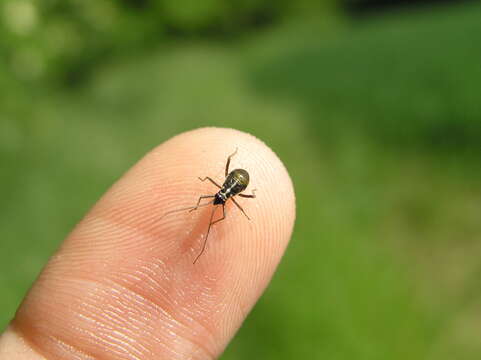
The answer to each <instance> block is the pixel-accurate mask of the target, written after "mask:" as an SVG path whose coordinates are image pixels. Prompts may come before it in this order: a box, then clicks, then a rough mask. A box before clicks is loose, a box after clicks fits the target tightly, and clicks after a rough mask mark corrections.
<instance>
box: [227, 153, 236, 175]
mask: <svg viewBox="0 0 481 360" xmlns="http://www.w3.org/2000/svg"><path fill="white" fill-rule="evenodd" d="M235 154H237V148H235V151H234V152H233V153H232V154H230V155H229V157H228V158H227V163H226V164H225V176H227V175H228V174H229V165H230V159H231V158H232V157H233V156H234V155H235Z"/></svg>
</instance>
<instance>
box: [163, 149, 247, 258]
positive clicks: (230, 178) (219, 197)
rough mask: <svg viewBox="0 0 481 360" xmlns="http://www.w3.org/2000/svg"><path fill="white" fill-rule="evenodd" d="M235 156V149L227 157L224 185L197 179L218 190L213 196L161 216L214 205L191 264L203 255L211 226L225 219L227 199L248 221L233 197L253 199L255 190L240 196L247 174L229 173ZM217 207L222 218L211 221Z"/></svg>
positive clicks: (204, 197)
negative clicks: (203, 235) (202, 238)
mask: <svg viewBox="0 0 481 360" xmlns="http://www.w3.org/2000/svg"><path fill="white" fill-rule="evenodd" d="M235 154H237V148H236V149H235V151H234V152H233V153H232V154H231V155H229V156H228V157H227V162H226V164H225V180H224V183H223V184H222V186H220V185H219V184H218V183H216V182H215V181H214V180H213V179H212V178H210V177H209V176H206V177H204V178H201V177H199V180H200V181H206V180H209V181H210V182H211V183H212V184H214V185H215V186H217V187H218V188H219V189H220V190H219V191H218V192H217V193H216V194H214V195H201V196H200V197H199V200H198V201H197V204H196V205H195V206H190V207H186V208H181V209H176V210H172V211H168V212H166V213H165V214H164V215H163V216H162V218H163V217H164V216H166V215H169V214H172V213H175V212H178V211H185V210H189V212H192V211H194V210H197V209H198V208H199V207H203V206H207V205H210V204H213V205H214V208H213V209H212V212H211V214H210V220H209V227H208V228H207V234H206V236H205V240H204V244H203V245H202V249H201V251H200V253H199V255H197V257H196V258H195V260H194V262H193V263H194V264H195V263H196V262H197V260H198V259H199V258H200V256H201V255H202V254H203V253H204V250H205V246H206V244H207V238H208V237H209V232H210V228H211V226H212V225H214V224H216V223H218V222H220V221H222V220H224V219H225V203H226V202H227V201H228V200H229V199H230V200H232V202H233V203H234V204H235V205H236V206H237V207H238V208H239V210H240V211H241V212H242V213H243V214H244V215H245V217H246V218H247V219H248V220H250V218H249V216H247V214H246V212H245V211H244V209H243V208H242V206H240V205H239V203H238V202H237V201H235V199H234V196H236V195H238V196H240V197H244V198H255V197H256V195H255V191H256V189H254V190H252V194H250V195H246V194H241V192H243V191H244V190H245V189H246V188H247V185H249V173H248V172H247V171H246V170H244V169H235V170H232V171H231V172H229V165H230V161H231V159H232V157H233V156H234V155H235ZM210 198H213V200H211V201H209V202H207V203H205V204H202V205H201V204H200V202H201V201H202V200H203V199H210ZM218 205H222V217H221V218H220V219H217V220H215V221H212V219H213V218H214V213H215V210H216V209H217V206H218Z"/></svg>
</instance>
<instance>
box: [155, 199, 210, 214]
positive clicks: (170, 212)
mask: <svg viewBox="0 0 481 360" xmlns="http://www.w3.org/2000/svg"><path fill="white" fill-rule="evenodd" d="M213 202H214V200H211V201H209V202H207V203H205V204H202V205H196V206H189V207H185V208H180V209H175V210H171V211H167V212H166V213H165V214H164V215H162V216H161V217H160V219H163V218H164V217H166V216H167V215H170V214H173V213H176V212H180V211H186V210H196V209H197V208H200V207H204V206H207V205H210V204H212V203H213Z"/></svg>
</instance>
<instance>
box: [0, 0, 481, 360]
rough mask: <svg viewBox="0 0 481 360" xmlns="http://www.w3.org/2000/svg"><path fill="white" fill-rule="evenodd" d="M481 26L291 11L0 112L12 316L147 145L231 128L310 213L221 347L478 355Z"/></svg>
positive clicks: (468, 18) (442, 14)
mask: <svg viewBox="0 0 481 360" xmlns="http://www.w3.org/2000/svg"><path fill="white" fill-rule="evenodd" d="M480 20H481V7H479V6H473V5H471V6H466V7H460V8H457V9H449V8H447V9H445V10H436V11H430V12H425V13H422V14H410V13H404V14H398V15H394V14H393V15H391V16H388V17H384V18H378V19H375V20H374V21H370V22H368V21H365V22H356V23H349V24H345V27H343V28H340V29H337V30H338V31H332V32H329V33H327V34H326V33H323V32H321V30H320V29H319V28H318V27H317V26H316V25H315V24H302V25H301V24H291V25H289V26H285V27H283V28H278V29H274V30H272V31H271V32H269V33H264V34H259V35H257V36H251V37H250V38H248V39H245V40H244V41H242V42H238V43H234V44H230V45H228V46H227V45H225V44H216V43H200V42H197V43H183V44H179V45H175V46H171V47H170V48H168V49H161V50H159V51H157V52H155V53H153V54H151V55H150V56H146V55H143V56H142V58H140V59H138V60H136V61H135V62H132V63H118V64H111V65H109V66H108V67H105V68H103V69H100V70H99V71H98V72H97V73H96V74H95V75H94V76H93V78H92V81H91V83H90V84H89V85H88V86H87V87H86V88H84V89H82V90H78V91H75V92H59V91H53V90H52V91H45V93H44V94H41V93H36V94H34V95H32V96H30V97H29V96H26V95H25V94H23V96H20V97H19V98H20V99H23V100H21V101H23V102H24V103H23V105H24V106H23V107H21V106H17V107H15V106H13V107H12V108H13V110H11V111H10V112H9V113H8V115H9V116H7V115H6V114H7V113H4V114H3V115H0V158H1V161H2V176H1V177H0V185H1V189H2V194H1V198H2V206H1V208H0V209H1V210H2V213H1V214H2V216H1V218H0V236H1V237H2V239H3V240H2V252H1V253H0V269H1V274H2V276H1V277H0V294H1V295H2V296H1V297H0V306H1V308H2V309H3V311H2V313H1V314H0V324H7V322H8V320H9V319H10V318H11V317H12V316H13V314H14V311H15V308H16V307H17V306H18V304H19V301H20V300H21V298H22V297H23V295H24V293H25V291H26V290H27V289H28V287H29V285H30V284H31V282H32V281H33V280H34V278H35V276H36V274H37V273H38V271H39V270H40V268H41V267H42V265H43V264H44V263H45V261H46V260H47V258H48V256H49V254H51V253H52V251H53V250H54V249H55V248H56V247H57V246H58V244H59V243H60V241H61V240H62V239H63V238H64V237H65V236H66V235H67V233H68V232H69V230H70V229H71V228H72V226H73V225H74V224H75V223H76V222H77V221H78V220H79V219H80V218H81V216H82V215H83V214H84V213H85V212H86V211H87V210H88V208H89V207H90V206H91V205H92V204H93V203H94V202H95V201H96V200H97V199H98V198H99V196H100V195H101V194H102V193H103V192H104V191H105V190H106V189H107V188H108V187H109V186H110V184H112V182H114V181H115V180H116V179H117V178H118V177H119V176H120V175H121V174H122V173H123V172H124V171H125V170H126V169H127V168H128V167H129V166H130V165H132V164H133V163H134V162H135V161H136V160H137V159H138V158H139V157H141V156H142V154H144V153H145V152H146V151H148V150H149V149H150V148H152V147H153V146H155V145H156V144H158V143H160V142H162V141H164V140H166V139H168V138H169V137H171V136H173V135H174V134H177V133H179V132H181V131H184V130H188V129H191V128H195V127H200V126H206V125H211V126H212V125H213V126H227V127H235V128H238V129H241V130H245V131H248V132H251V133H253V134H255V135H256V136H258V137H260V138H261V139H263V140H264V141H266V142H267V144H269V145H270V146H271V147H272V148H273V149H274V150H275V151H276V152H277V153H278V154H279V156H280V157H281V159H283V161H284V162H285V163H286V166H287V167H288V169H289V171H290V174H291V176H292V178H293V180H294V184H295V187H296V194H297V206H298V219H297V223H296V229H295V233H294V236H293V239H292V243H291V245H290V247H289V249H288V251H287V253H286V257H285V259H284V261H283V263H282V264H281V266H280V269H279V272H278V273H277V274H276V276H275V277H274V280H273V282H272V285H271V286H270V287H269V289H268V291H267V292H266V294H265V295H264V296H263V297H262V299H261V300H260V301H259V303H258V305H257V306H256V308H255V309H254V311H253V312H252V314H251V315H250V316H249V318H248V320H247V321H246V323H245V325H244V326H243V328H242V329H241V331H240V333H239V334H238V336H237V337H236V338H235V340H234V341H233V343H232V344H231V345H230V347H229V348H228V349H227V351H226V354H225V355H224V357H223V358H224V359H245V358H249V357H250V358H255V359H301V358H307V359H331V360H336V359H366V360H367V359H369V360H372V359H436V360H438V359H453V358H455V359H478V358H479V356H480V354H481V341H480V340H479V337H478V336H476V334H479V331H480V330H481V328H480V326H479V320H480V312H479V310H478V309H479V305H480V302H481V296H480V295H481V294H480V290H478V289H480V287H479V284H478V281H477V279H479V274H480V272H481V258H480V257H479V256H478V255H477V254H478V253H479V248H480V245H479V244H480V243H479V240H480V237H481V222H480V221H479V219H480V218H481V184H480V181H479V179H480V175H481V171H480V170H481V169H480V164H481V162H480V160H481V147H480V145H479V144H480V142H481V121H480V119H481V107H480V106H479V94H480V93H481V67H480V66H479V64H480V63H481V47H479V34H480V33H481V21H480ZM20 104H21V103H20ZM12 114H13V115H12ZM15 114H21V115H22V116H18V117H16V116H15ZM19 119H23V120H19Z"/></svg>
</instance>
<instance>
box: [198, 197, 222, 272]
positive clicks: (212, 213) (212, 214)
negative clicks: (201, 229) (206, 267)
mask: <svg viewBox="0 0 481 360" xmlns="http://www.w3.org/2000/svg"><path fill="white" fill-rule="evenodd" d="M209 203H210V202H209ZM216 209H217V206H214V208H213V209H212V212H211V213H210V220H209V227H208V228H207V234H206V235H205V240H204V244H203V245H202V250H200V253H199V255H197V257H196V258H195V260H194V262H193V263H192V264H195V263H196V262H197V260H198V259H199V258H200V256H201V255H202V254H203V253H204V250H205V246H206V245H207V238H208V237H209V232H210V227H211V226H212V219H213V218H214V213H215V210H216Z"/></svg>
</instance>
